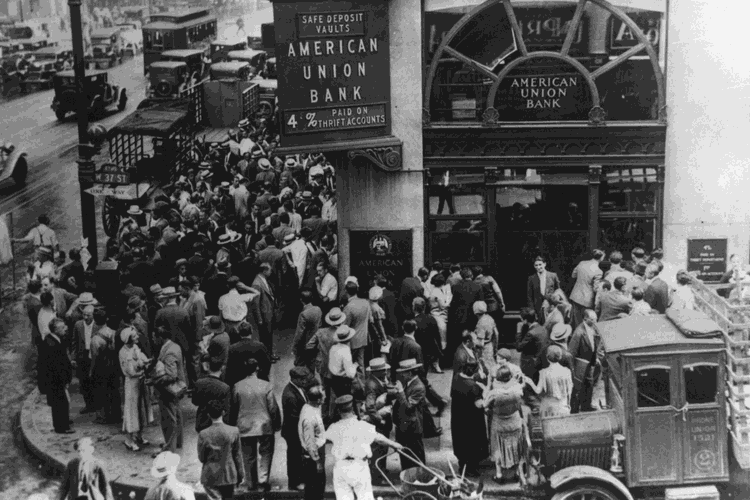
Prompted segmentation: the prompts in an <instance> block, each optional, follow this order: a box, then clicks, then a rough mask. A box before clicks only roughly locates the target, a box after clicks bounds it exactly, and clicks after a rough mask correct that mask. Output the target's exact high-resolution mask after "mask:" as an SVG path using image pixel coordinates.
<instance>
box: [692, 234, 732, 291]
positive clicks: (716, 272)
mask: <svg viewBox="0 0 750 500" xmlns="http://www.w3.org/2000/svg"><path fill="white" fill-rule="evenodd" d="M687 270H688V272H691V271H697V273H698V279H699V280H702V281H719V280H720V279H721V277H722V276H723V274H724V273H725V272H726V270H727V240H726V239H717V240H688V265H687Z"/></svg>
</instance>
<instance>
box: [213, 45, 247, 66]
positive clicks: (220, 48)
mask: <svg viewBox="0 0 750 500" xmlns="http://www.w3.org/2000/svg"><path fill="white" fill-rule="evenodd" d="M246 48H247V42H246V41H244V40H217V41H215V42H211V62H212V63H217V62H223V61H228V60H229V59H230V58H229V57H228V56H229V54H230V53H231V52H232V51H235V50H245V49H246Z"/></svg>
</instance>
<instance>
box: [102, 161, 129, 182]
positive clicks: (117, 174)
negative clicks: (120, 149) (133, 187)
mask: <svg viewBox="0 0 750 500" xmlns="http://www.w3.org/2000/svg"><path fill="white" fill-rule="evenodd" d="M94 182H96V183H98V184H108V185H110V186H119V185H122V184H130V174H129V173H128V171H127V167H125V166H122V165H117V164H115V163H105V164H104V165H102V166H101V167H99V170H97V171H96V172H95V173H94Z"/></svg>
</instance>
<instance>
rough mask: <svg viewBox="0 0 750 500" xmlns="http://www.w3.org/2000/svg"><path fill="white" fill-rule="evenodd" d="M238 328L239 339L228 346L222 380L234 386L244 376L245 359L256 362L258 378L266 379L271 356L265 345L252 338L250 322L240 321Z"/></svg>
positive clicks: (269, 368)
mask: <svg viewBox="0 0 750 500" xmlns="http://www.w3.org/2000/svg"><path fill="white" fill-rule="evenodd" d="M238 330H239V334H240V340H239V341H238V342H236V343H234V344H232V345H230V346H229V358H228V360H227V369H226V376H225V378H224V380H226V382H227V384H229V385H230V386H234V384H236V383H237V382H239V381H240V380H242V379H243V378H244V377H245V364H246V363H247V361H248V360H250V359H254V360H256V361H257V362H258V378H259V379H261V380H265V381H268V380H269V374H270V372H271V358H270V357H269V356H268V350H266V346H264V345H263V344H261V343H260V342H259V341H258V340H256V339H254V338H253V327H252V326H251V325H250V323H247V322H243V323H241V324H240V326H239V329H238Z"/></svg>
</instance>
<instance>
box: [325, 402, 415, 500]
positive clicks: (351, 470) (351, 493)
mask: <svg viewBox="0 0 750 500" xmlns="http://www.w3.org/2000/svg"><path fill="white" fill-rule="evenodd" d="M335 405H336V410H337V411H338V413H339V415H340V416H341V419H340V420H339V421H338V422H336V423H334V424H331V426H330V427H329V428H328V429H327V430H326V432H325V433H324V434H323V437H322V439H321V440H320V441H319V442H318V443H319V444H320V446H323V445H324V444H325V442H326V441H329V442H331V443H332V444H333V447H332V448H331V454H332V455H333V457H334V460H335V464H334V466H333V491H334V493H335V494H336V499H337V500H350V499H353V498H357V499H358V500H374V496H373V493H372V476H371V475H370V468H369V466H368V464H367V461H368V460H369V459H370V457H371V456H372V451H371V449H370V447H371V445H372V444H373V443H378V444H383V445H385V446H390V447H391V448H395V449H397V450H401V449H403V448H404V447H403V446H402V445H401V444H400V443H397V442H394V441H391V440H390V439H388V438H387V437H385V436H384V435H382V434H380V433H379V432H378V431H377V430H376V429H375V426H374V425H372V424H370V423H368V422H365V421H362V420H358V419H357V415H356V414H355V413H354V398H353V397H352V396H351V395H345V396H341V397H339V398H337V399H336V401H335ZM408 467H411V465H409V466H408Z"/></svg>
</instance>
